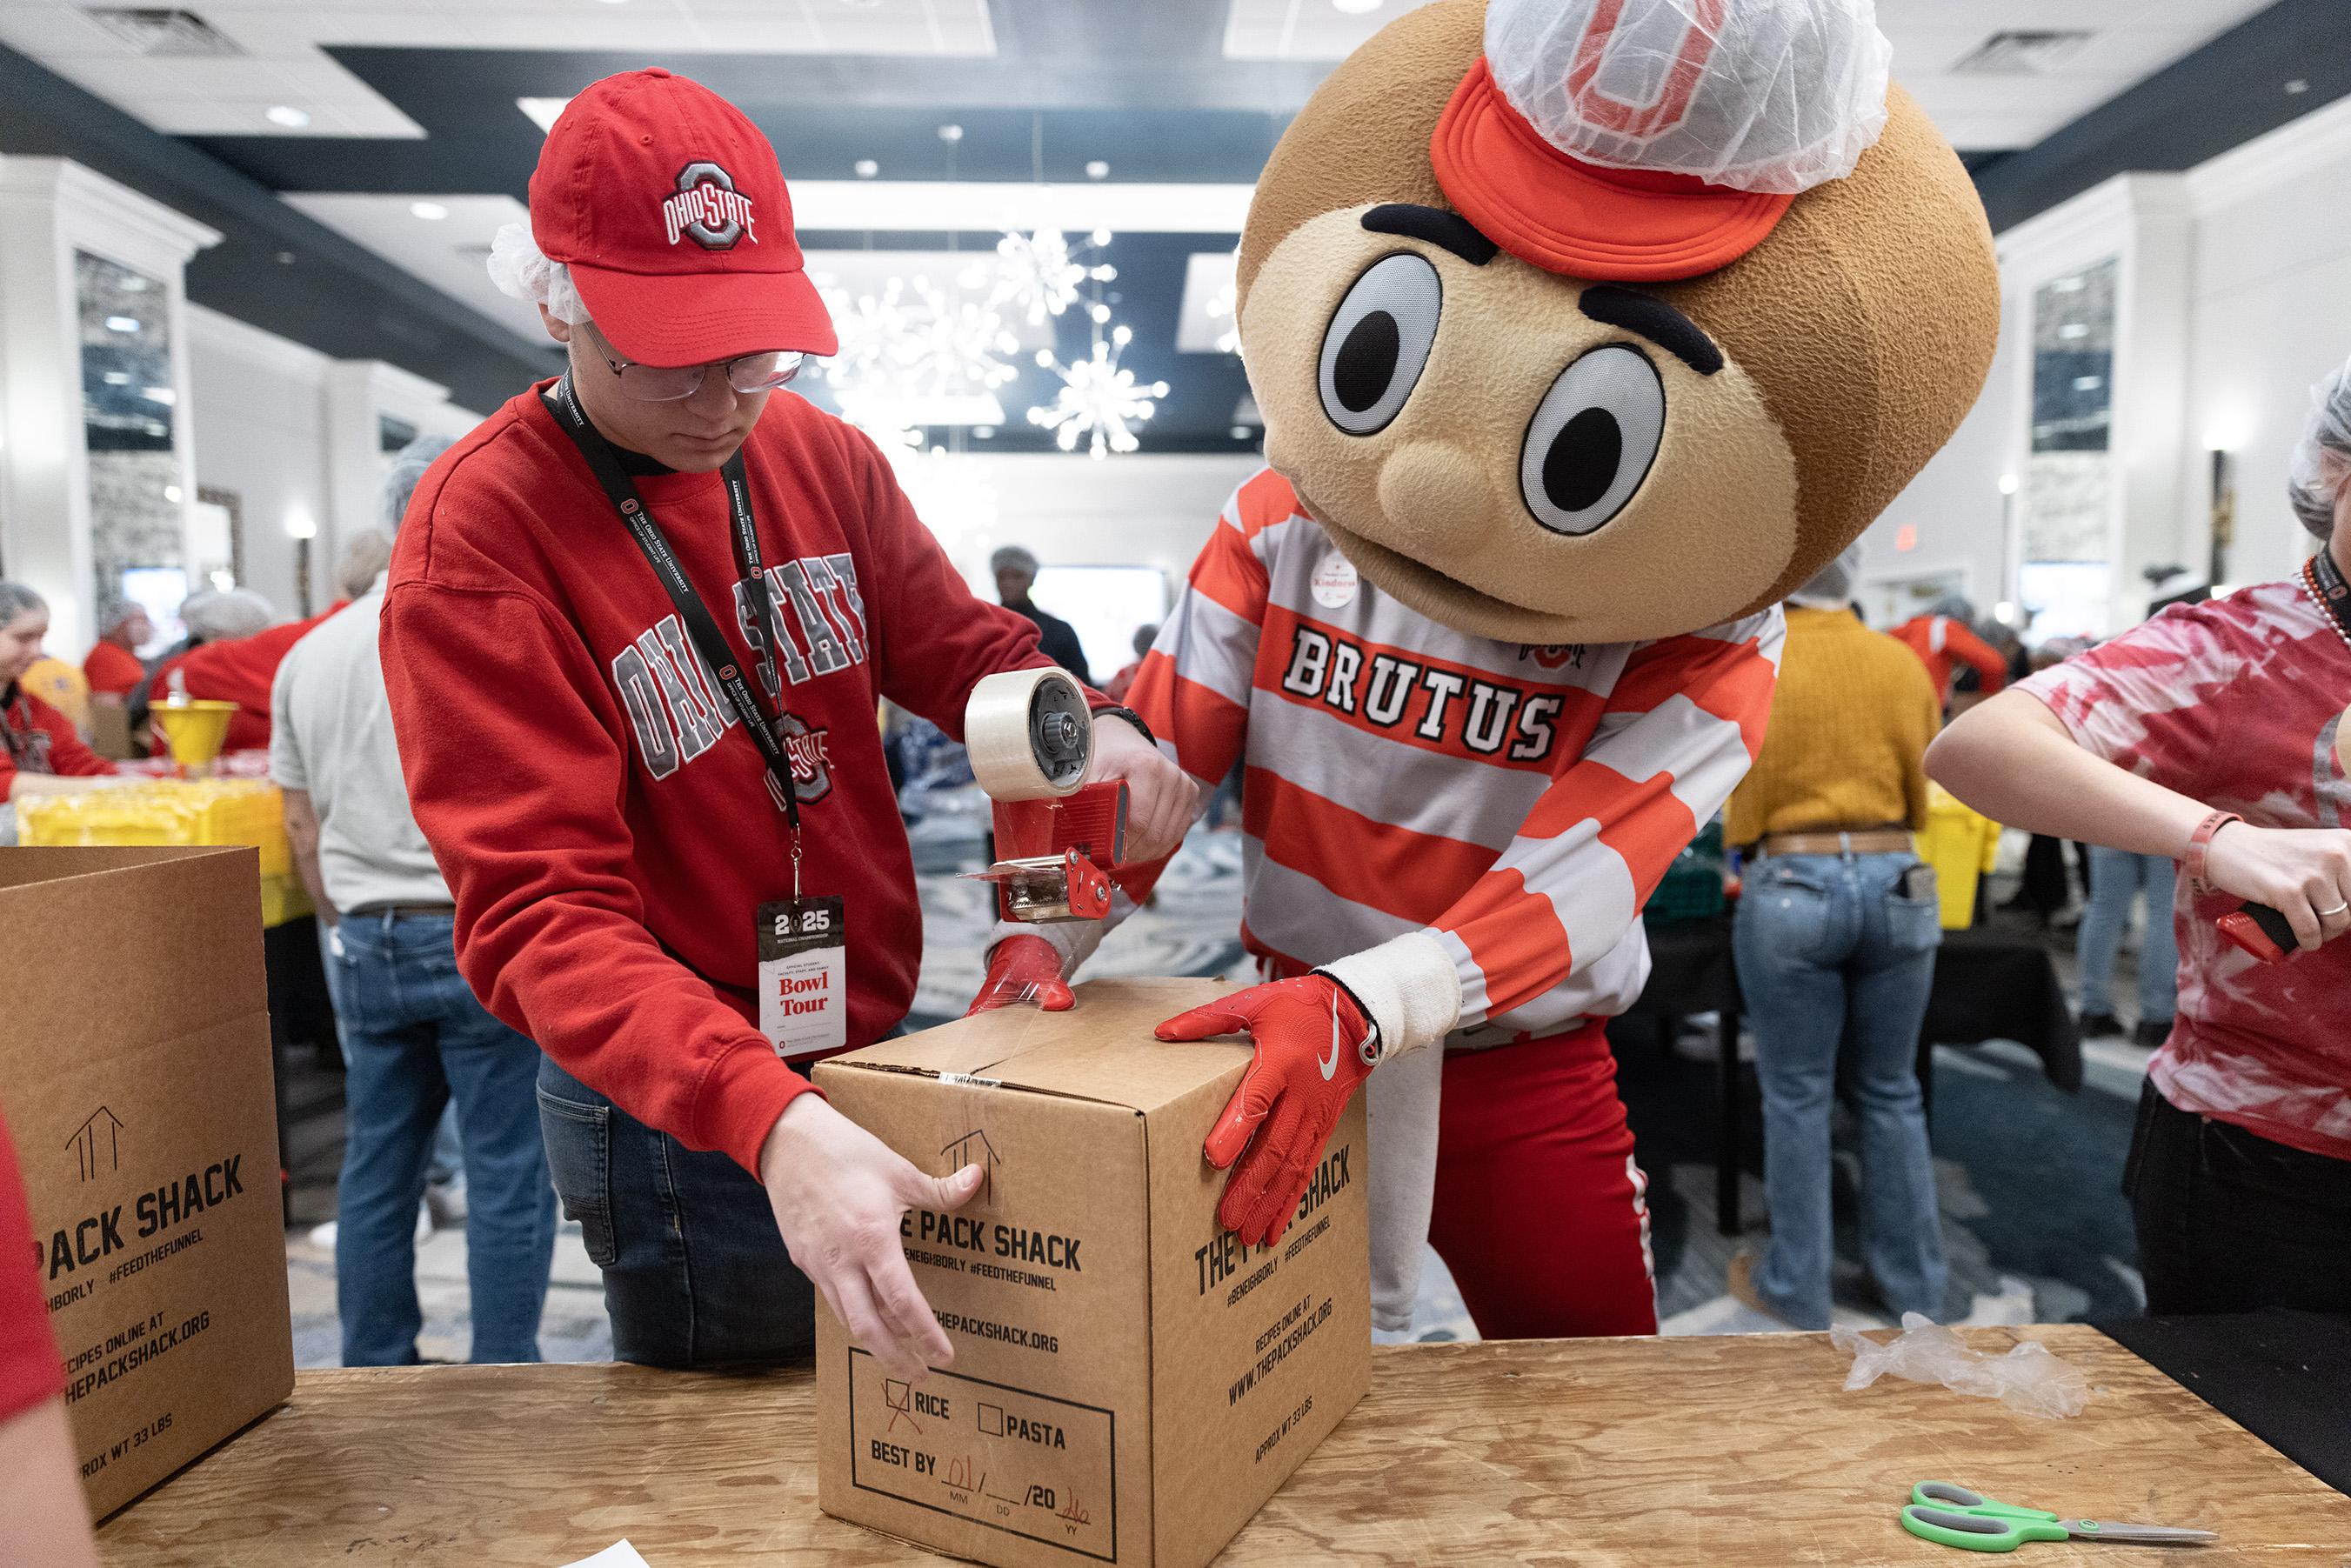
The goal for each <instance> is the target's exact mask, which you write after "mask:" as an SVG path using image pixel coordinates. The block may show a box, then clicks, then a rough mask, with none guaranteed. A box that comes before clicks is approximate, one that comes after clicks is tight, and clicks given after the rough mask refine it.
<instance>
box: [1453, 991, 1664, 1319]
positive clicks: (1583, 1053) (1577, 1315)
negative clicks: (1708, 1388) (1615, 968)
mask: <svg viewBox="0 0 2351 1568" xmlns="http://www.w3.org/2000/svg"><path fill="white" fill-rule="evenodd" d="M1438 1104H1439V1117H1440V1120H1439V1125H1438V1134H1437V1202H1436V1207H1435V1208H1434V1210H1433V1211H1432V1213H1431V1216H1430V1219H1429V1227H1428V1239H1429V1241H1430V1243H1431V1244H1432V1245H1433V1246H1435V1247H1436V1249H1437V1256H1439V1257H1441V1258H1443V1259H1444V1260H1445V1266H1446V1267H1447V1269H1449V1270H1452V1271H1453V1279H1454V1282H1455V1283H1456V1284H1458V1285H1459V1286H1460V1287H1461V1299H1462V1301H1463V1302H1464V1303H1465V1304H1466V1305H1467V1306H1468V1309H1469V1316H1470V1318H1471V1319H1472V1320H1473V1321H1475V1322H1476V1323H1477V1325H1478V1332H1479V1334H1480V1335H1482V1336H1483V1337H1485V1338H1487V1339H1550V1338H1561V1337H1575V1336H1583V1335H1593V1334H1648V1333H1656V1332H1657V1301H1656V1285H1655V1282H1654V1281H1652V1279H1651V1277H1650V1271H1651V1268H1652V1264H1651V1260H1650V1255H1649V1205H1648V1197H1647V1193H1648V1178H1647V1177H1646V1176H1643V1175H1642V1174H1641V1168H1640V1166H1636V1165H1635V1164H1634V1163H1633V1130H1632V1129H1631V1128H1630V1127H1628V1126H1627V1125H1625V1104H1624V1102H1623V1101H1621V1100H1619V1099H1617V1098H1616V1059H1615V1057H1614V1056H1613V1055H1611V1054H1610V1052H1609V1050H1608V1037H1607V1034H1606V1032H1605V1030H1604V1026H1603V1025H1602V1024H1600V1023H1598V1022H1593V1023H1592V1024H1591V1025H1589V1026H1587V1027H1585V1028H1583V1029H1579V1030H1575V1031H1574V1032H1573V1033H1572V1034H1563V1035H1553V1036H1552V1037H1550V1038H1548V1039H1544V1040H1527V1041H1524V1042H1521V1043H1520V1044H1517V1045H1503V1046H1496V1047H1495V1048H1494V1049H1492V1050H1490V1051H1454V1052H1452V1053H1450V1054H1448V1055H1447V1057H1446V1059H1445V1088H1444V1092H1443V1094H1442V1095H1441V1097H1440V1099H1439V1102H1438Z"/></svg>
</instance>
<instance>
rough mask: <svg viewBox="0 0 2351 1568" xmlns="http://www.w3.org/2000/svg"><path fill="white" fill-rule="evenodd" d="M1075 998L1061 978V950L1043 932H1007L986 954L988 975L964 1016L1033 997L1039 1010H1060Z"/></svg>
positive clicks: (1011, 1004) (1067, 984)
mask: <svg viewBox="0 0 2351 1568" xmlns="http://www.w3.org/2000/svg"><path fill="white" fill-rule="evenodd" d="M1076 999H1077V998H1074V997H1072V996H1071V995H1070V982H1069V981H1067V980H1065V979H1063V978H1061V949H1060V948H1059V947H1056V946H1053V945H1052V944H1051V943H1050V942H1048V941H1046V940H1045V939H1044V938H1043V937H1042V936H1007V937H1006V938H1005V939H1004V940H1003V941H1001V942H998V944H997V945H996V951H994V952H993V953H990V954H989V955H988V956H987V979H985V980H982V981H981V982H980V984H979V995H977V996H976V997H974V998H972V999H971V1006H970V1007H968V1008H966V1009H964V1015H963V1016H964V1017H966V1018H969V1017H971V1015H972V1014H974V1013H987V1012H994V1011H995V1010H996V1009H998V1008H1008V1007H1011V1006H1013V1005H1014V1004H1015V1003H1018V1002H1029V1001H1033V1002H1035V1003H1036V1004H1037V1006H1038V1009H1039V1010H1040V1011H1043V1012H1049V1013H1062V1012H1067V1011H1069V1010H1070V1007H1071V1003H1073V1002H1074V1001H1075V1000H1076Z"/></svg>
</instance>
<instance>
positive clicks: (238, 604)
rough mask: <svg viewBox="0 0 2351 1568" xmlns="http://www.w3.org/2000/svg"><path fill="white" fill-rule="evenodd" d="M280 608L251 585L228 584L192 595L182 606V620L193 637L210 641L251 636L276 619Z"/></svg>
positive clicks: (264, 630)
mask: <svg viewBox="0 0 2351 1568" xmlns="http://www.w3.org/2000/svg"><path fill="white" fill-rule="evenodd" d="M276 621H277V611H275V610H273V609H271V608H270V604H269V601H267V600H266V599H264V598H262V597H261V595H259V594H258V593H256V592H255V591H253V590H251V589H249V588H227V589H221V590H218V591H214V592H209V593H197V594H192V595H190V596H189V598H188V601H187V602H186V603H184V604H183V605H181V606H180V623H181V624H182V625H183V626H185V627H186V628H187V629H188V635H190V636H191V637H198V638H202V639H203V640H204V641H205V642H207V643H222V642H226V641H227V640H228V639H230V638H232V637H250V636H252V635H253V634H254V633H255V632H266V631H267V630H268V629H269V628H270V626H271V625H272V624H273V623H275V622H276Z"/></svg>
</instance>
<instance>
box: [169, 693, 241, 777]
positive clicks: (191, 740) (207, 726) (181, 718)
mask: <svg viewBox="0 0 2351 1568" xmlns="http://www.w3.org/2000/svg"><path fill="white" fill-rule="evenodd" d="M149 711H150V712H152V714H153V715H154V718H155V722H156V723H157V724H159V725H161V726H162V727H163V738H164V739H166V740H168V741H170V742H171V743H172V761H174V762H176V763H178V764H179V765H180V770H181V771H182V772H183V773H185V774H187V775H188V776H189V777H190V778H193V779H202V778H204V777H206V776H208V775H209V774H210V773H211V772H212V769H213V758H216V757H218V756H219V755H220V753H221V743H222V742H223V741H225V740H226V739H227V738H228V721H229V720H230V719H231V718H233V717H234V716H235V714H236V704H235V703H222V702H170V703H157V704H156V705H155V706H154V707H153V708H152V709H150V710H149Z"/></svg>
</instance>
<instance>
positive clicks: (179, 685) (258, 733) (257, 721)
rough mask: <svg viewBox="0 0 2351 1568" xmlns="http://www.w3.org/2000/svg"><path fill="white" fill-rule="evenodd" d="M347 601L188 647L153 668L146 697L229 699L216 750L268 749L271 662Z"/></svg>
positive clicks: (164, 699) (156, 700) (154, 700)
mask: <svg viewBox="0 0 2351 1568" xmlns="http://www.w3.org/2000/svg"><path fill="white" fill-rule="evenodd" d="M349 603H350V600H348V599H338V600H337V601H335V602H333V603H332V604H329V606H327V608H326V609H324V610H322V611H320V612H319V613H318V614H316V615H313V616H311V617H310V619H308V621H290V622H287V623H286V624H285V625H283V626H272V627H270V628H269V629H268V630H267V631H265V632H255V633H254V634H253V635H252V636H250V637H232V638H230V639H228V640H227V641H226V642H225V643H205V644H204V646H203V647H201V648H192V649H190V650H189V651H188V652H187V653H184V654H183V655H182V656H181V657H179V658H177V659H174V660H173V661H172V662H171V663H170V664H166V665H164V666H163V667H162V668H161V669H159V670H157V671H156V672H155V679H154V682H153V684H152V685H151V686H150V687H149V688H148V701H150V702H151V703H154V704H158V705H160V704H162V703H166V702H169V701H171V699H172V693H173V692H177V691H184V692H186V693H187V694H188V695H190V696H191V697H197V698H202V699H204V700H205V701H209V702H230V703H235V704H236V707H237V711H236V714H235V716H234V717H232V718H231V719H230V720H229V721H228V738H227V739H226V740H225V741H223V742H222V743H221V749H222V750H223V751H255V750H260V751H266V750H267V749H268V748H269V688H270V686H271V685H273V684H275V683H276V681H277V666H278V665H280V664H284V663H285V662H286V655H287V653H289V652H291V651H292V649H293V647H294V644H295V643H299V642H300V641H301V640H302V639H303V638H305V637H307V636H308V635H309V633H310V630H311V628H312V627H314V626H316V625H318V624H319V622H322V621H324V620H325V619H326V618H327V617H328V616H329V615H332V614H334V613H335V612H337V611H340V609H342V608H343V606H344V605H346V604H349ZM166 744H167V743H166V742H165V741H164V740H163V737H162V730H160V729H159V730H157V731H156V745H157V747H158V748H159V749H161V748H163V747H165V746H166Z"/></svg>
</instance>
